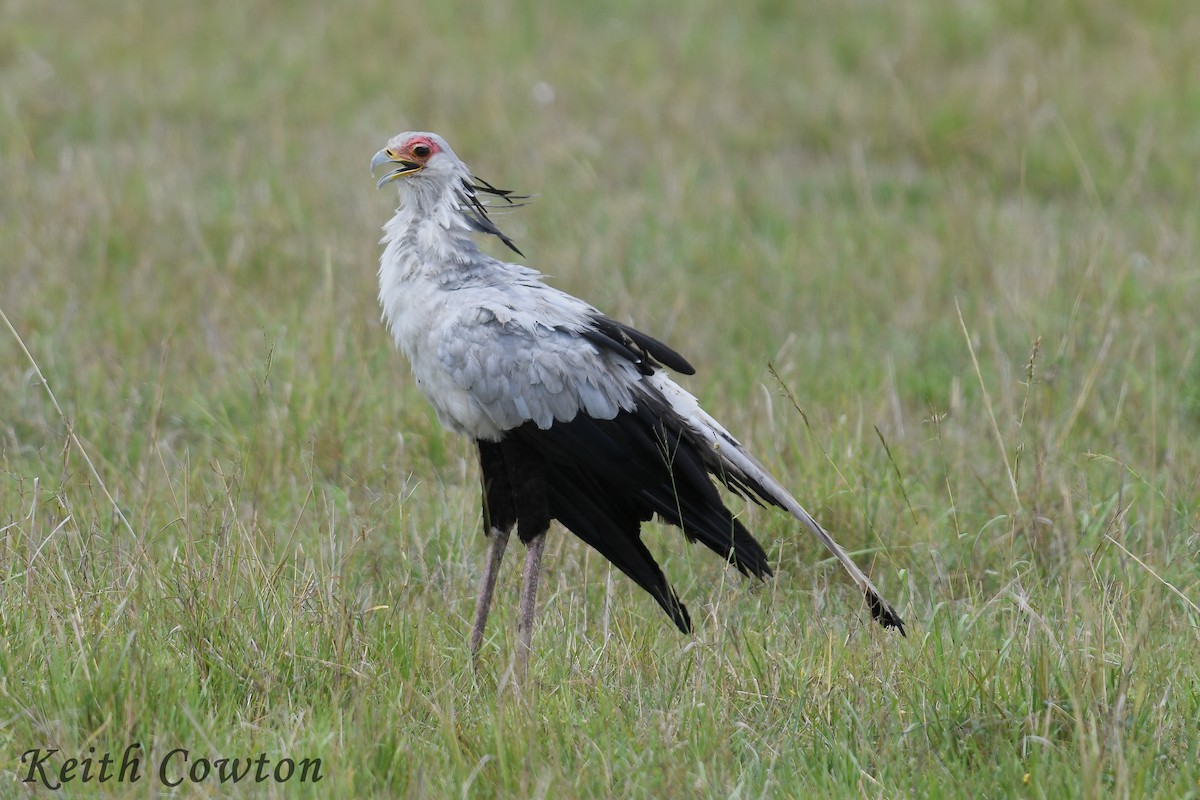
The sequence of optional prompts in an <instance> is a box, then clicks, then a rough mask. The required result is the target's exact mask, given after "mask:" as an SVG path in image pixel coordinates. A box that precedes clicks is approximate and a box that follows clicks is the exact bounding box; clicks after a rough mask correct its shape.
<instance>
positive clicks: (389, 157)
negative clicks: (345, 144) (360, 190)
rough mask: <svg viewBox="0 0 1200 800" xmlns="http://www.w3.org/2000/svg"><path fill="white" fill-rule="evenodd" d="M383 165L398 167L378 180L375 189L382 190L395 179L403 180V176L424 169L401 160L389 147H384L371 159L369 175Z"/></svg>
mask: <svg viewBox="0 0 1200 800" xmlns="http://www.w3.org/2000/svg"><path fill="white" fill-rule="evenodd" d="M383 164H398V165H399V166H398V167H397V168H396V169H393V170H392V171H391V172H388V173H386V174H385V175H384V176H383V177H382V178H380V179H379V182H378V183H376V184H375V188H377V189H381V188H383V185H384V184H385V183H391V182H392V181H394V180H396V179H397V178H403V177H404V176H405V175H412V174H413V173H416V172H420V171H421V170H423V169H425V167H424V166H423V165H421V164H418V163H417V162H415V161H408V160H407V159H403V158H401V157H400V155H399V154H398V153H397V152H396V151H395V150H392V149H391V148H389V147H385V148H384V149H382V150H380V151H379V152H378V153H376V154H375V157H374V158H372V159H371V174H372V175H374V174H375V170H377V169H379V167H380V166H381V165H383Z"/></svg>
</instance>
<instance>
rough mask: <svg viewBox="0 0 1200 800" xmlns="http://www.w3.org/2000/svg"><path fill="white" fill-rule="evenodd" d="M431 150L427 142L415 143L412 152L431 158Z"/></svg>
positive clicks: (419, 156) (415, 154)
mask: <svg viewBox="0 0 1200 800" xmlns="http://www.w3.org/2000/svg"><path fill="white" fill-rule="evenodd" d="M431 152H432V151H431V150H430V149H429V145H427V144H415V145H413V149H412V154H413V155H414V156H416V157H417V158H429V154H430V153H431Z"/></svg>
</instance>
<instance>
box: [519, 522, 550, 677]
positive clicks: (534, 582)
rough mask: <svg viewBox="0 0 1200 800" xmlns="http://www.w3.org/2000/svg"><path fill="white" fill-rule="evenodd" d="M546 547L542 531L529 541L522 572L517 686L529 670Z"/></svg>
mask: <svg viewBox="0 0 1200 800" xmlns="http://www.w3.org/2000/svg"><path fill="white" fill-rule="evenodd" d="M545 549H546V532H545V531H542V532H541V533H539V534H538V535H537V536H535V537H534V538H533V540H532V541H530V542H529V552H528V553H526V554H525V570H524V572H523V573H522V576H521V577H522V584H521V607H520V615H521V616H520V619H519V620H518V622H517V675H516V679H517V686H518V687H520V688H522V689H524V688H525V675H526V673H527V672H528V671H529V654H530V652H532V649H533V617H534V611H535V610H536V607H537V588H538V578H539V576H540V574H541V571H542V551H543V550H545Z"/></svg>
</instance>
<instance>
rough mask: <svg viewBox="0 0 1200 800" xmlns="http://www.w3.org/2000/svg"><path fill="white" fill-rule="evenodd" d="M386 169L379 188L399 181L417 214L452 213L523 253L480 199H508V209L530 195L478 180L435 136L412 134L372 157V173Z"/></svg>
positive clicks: (403, 198) (399, 137)
mask: <svg viewBox="0 0 1200 800" xmlns="http://www.w3.org/2000/svg"><path fill="white" fill-rule="evenodd" d="M380 167H385V168H386V170H387V171H386V172H384V173H383V177H381V178H380V179H379V180H378V182H377V183H376V186H377V187H379V188H382V187H383V186H384V184H388V183H391V182H392V181H400V183H399V186H400V196H401V202H402V203H404V204H406V205H410V206H415V207H417V208H418V209H420V210H419V211H418V212H417V213H418V214H430V213H431V209H433V210H436V209H445V208H447V207H448V208H450V209H453V211H452V213H457V214H459V215H461V216H460V218H461V219H462V220H463V221H464V224H465V226H466V229H467V230H469V231H473V232H477V233H487V234H491V235H493V236H496V237H498V238H499V239H500V240H501V241H502V242H504V244H505V245H507V246H508V247H509V248H511V249H512V250H513V251H514V252H516V253H520V252H521V251H520V250H518V249H517V246H516V245H515V244H513V242H512V239H509V238H508V237H507V236H505V235H504V234H503V233H502V232H501V231H500V229H499V228H497V227H496V225H495V224H494V223H493V222H492V220H491V219H490V218H489V217H488V209H490V208H492V205H491V204H490V203H485V202H483V201H481V200H480V199H479V196H480V194H484V195H488V196H490V197H491V198H495V199H496V201H497V202H499V201H503V203H504V204H506V205H508V206H521V205H524V203H523V202H519V201H524V200H528V199H529V196H528V195H521V194H514V193H513V192H512V190H510V189H497V188H496V187H495V186H493V185H492V184H490V183H488V182H487V181H485V180H483V179H482V178H478V177H475V176H474V175H472V174H471V170H470V169H468V168H467V165H466V164H464V163H463V162H462V161H461V160H460V159H459V157H458V156H456V155H455V154H454V151H453V150H451V149H450V145H448V144H446V140H445V139H443V138H442V137H441V136H438V135H437V134H436V133H428V132H424V131H409V132H408V133H401V134H397V135H396V136H393V137H392V138H391V140H390V141H389V142H388V144H387V147H385V148H383V149H382V150H380V151H379V152H378V153H376V154H375V157H374V158H372V159H371V174H372V175H374V174H375V173H376V172H377V171H378V170H379V168H380Z"/></svg>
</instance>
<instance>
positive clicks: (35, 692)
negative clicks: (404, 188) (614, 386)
mask: <svg viewBox="0 0 1200 800" xmlns="http://www.w3.org/2000/svg"><path fill="white" fill-rule="evenodd" d="M742 5H743V6H744V7H738V5H737V4H729V3H718V2H707V1H705V2H698V3H683V2H671V3H666V4H658V5H657V6H646V5H644V4H634V3H629V2H624V3H616V4H599V3H596V4H588V3H578V4H559V5H558V6H555V7H553V8H538V9H535V8H533V7H531V6H528V5H525V4H518V3H504V2H500V3H487V4H482V5H479V4H466V3H439V4H416V3H405V2H401V3H399V4H397V3H362V4H359V5H357V6H356V7H354V8H352V9H338V10H334V9H333V8H332V7H331V6H329V5H328V4H320V3H257V4H250V3H232V2H217V3H209V4H183V5H181V4H144V3H102V4H99V3H98V4H80V3H76V4H54V3H32V2H24V3H22V2H14V3H9V4H7V6H6V8H5V10H4V12H3V15H4V24H3V25H2V26H0V309H3V311H4V312H5V314H6V315H7V316H8V318H9V319H10V320H11V321H12V324H13V326H14V327H15V329H16V331H17V332H18V334H19V337H20V339H19V340H18V337H16V336H13V335H12V334H11V333H10V332H9V331H8V330H7V328H5V327H0V796H24V795H25V793H24V791H23V789H24V786H23V785H22V784H21V780H22V779H23V778H24V771H23V769H22V764H21V762H20V758H21V754H22V753H24V752H25V751H26V750H28V749H31V748H42V749H45V748H50V747H54V748H61V749H62V750H63V753H62V754H60V756H59V757H58V759H61V758H65V757H69V756H79V755H84V756H86V755H87V754H88V748H90V747H94V748H95V752H96V754H97V757H98V756H99V755H100V754H102V753H103V752H105V751H112V752H114V754H115V756H118V757H119V754H120V752H121V751H122V750H123V749H124V748H125V746H126V745H127V744H129V743H132V742H140V743H142V744H143V747H144V749H145V750H146V751H148V755H147V756H146V757H145V758H144V759H143V761H144V762H146V763H145V764H144V765H143V769H147V768H150V769H151V770H152V771H153V770H156V769H157V761H158V760H160V759H161V758H162V756H164V755H165V754H166V753H167V751H169V750H171V749H172V748H175V747H186V748H189V749H190V750H191V751H192V754H193V757H198V756H201V755H204V756H206V757H208V758H218V757H221V756H229V757H232V756H246V755H250V756H257V755H258V754H259V753H266V754H267V756H268V757H269V758H271V759H280V758H284V757H289V758H293V759H300V758H304V757H319V758H321V759H322V763H323V765H324V766H323V770H324V773H325V780H323V781H322V782H321V783H319V784H315V785H312V784H308V785H301V784H298V783H295V782H293V783H288V784H279V785H276V784H274V783H273V782H268V783H267V784H255V785H252V786H251V787H250V788H245V784H242V785H240V786H239V787H238V788H236V789H231V788H229V787H221V786H220V785H218V784H211V783H210V784H201V785H197V786H184V787H181V790H182V791H181V796H223V795H225V794H227V793H229V792H232V793H233V794H234V795H235V796H258V795H259V794H260V793H262V792H263V791H264V786H265V787H266V792H267V793H268V794H269V795H271V796H293V795H300V796H312V797H317V796H321V797H326V796H346V797H350V796H359V797H370V796H377V797H414V798H418V797H431V798H434V797H457V796H466V797H610V796H611V797H617V796H621V797H665V796H672V797H744V798H759V797H814V796H846V797H850V796H854V797H858V796H869V797H906V796H931V797H962V796H982V797H990V796H1019V797H1077V796H1085V797H1095V796H1109V795H1112V796H1133V797H1141V796H1160V797H1171V798H1176V797H1197V796H1200V723H1198V720H1200V656H1198V653H1200V613H1198V612H1197V609H1196V605H1195V604H1196V603H1197V602H1200V567H1198V556H1197V552H1200V511H1198V509H1200V358H1198V357H1197V351H1198V350H1200V329H1198V327H1197V324H1196V320H1197V312H1196V309H1197V308H1200V214H1198V213H1197V210H1198V209H1200V190H1198V188H1197V187H1198V185H1200V184H1198V183H1197V167H1196V165H1197V164H1198V163H1200V135H1198V134H1197V130H1198V129H1197V125H1196V121H1197V119H1200V48H1198V47H1197V46H1196V44H1197V41H1198V37H1200V26H1198V21H1197V17H1196V15H1195V14H1194V13H1192V12H1193V9H1192V6H1191V4H1190V3H1188V2H1185V1H1184V0H1161V1H1160V2H1154V3H1141V4H1130V3H1120V2H1116V0H1099V2H1086V3H1085V2H1061V3H1049V4H1039V3H1029V2H1018V1H1017V0H1004V1H1003V2H997V3H967V2H961V3H952V4H943V3H924V4H922V3H851V4H844V3H832V2H817V3H788V2H773V1H772V0H762V2H758V3H756V4H742ZM572 6H574V7H572ZM542 82H545V83H547V84H549V85H550V86H552V87H553V90H554V99H553V101H552V102H550V103H548V104H542V103H539V102H538V101H537V100H536V99H535V94H536V93H535V87H536V86H537V85H538V84H539V83H542ZM410 128H423V129H432V130H437V131H439V132H442V133H443V134H445V135H446V136H447V137H448V138H449V139H450V141H451V142H452V143H453V144H454V146H455V148H456V150H457V151H458V152H459V154H460V155H462V156H463V157H464V158H465V159H467V160H468V162H469V163H471V164H472V166H473V167H474V168H475V169H476V171H477V172H478V173H479V174H480V175H482V176H484V177H486V178H487V179H489V180H491V181H493V182H495V183H496V184H497V185H502V186H513V187H515V188H517V189H520V190H522V191H529V192H535V193H538V194H539V197H538V199H537V202H535V203H534V204H533V205H532V206H530V207H529V208H527V209H524V210H522V211H520V212H518V213H515V214H512V215H509V216H505V217H504V218H503V219H502V224H503V225H504V226H505V227H506V228H507V229H508V230H509V231H510V232H511V233H512V234H513V235H514V237H515V238H516V240H517V242H518V243H519V244H520V246H521V247H522V249H523V250H524V251H525V252H526V253H528V254H529V261H530V263H531V264H533V265H534V266H537V267H539V268H540V269H542V270H543V271H544V272H547V273H549V274H551V275H553V276H555V277H554V280H555V283H556V284H557V285H559V286H561V287H563V288H565V289H567V290H570V291H573V292H576V293H578V294H581V295H583V296H584V297H586V298H588V299H589V300H591V301H592V302H594V303H596V304H598V305H599V306H601V307H602V308H604V309H605V310H607V311H609V312H610V313H612V314H614V315H616V316H618V317H619V318H623V319H632V320H634V321H636V322H637V323H638V324H639V326H640V327H642V328H643V329H645V330H647V331H649V332H651V333H654V334H657V335H661V336H663V337H664V338H666V339H668V340H669V341H671V342H672V343H673V344H675V345H676V346H677V347H678V348H679V349H680V350H681V351H683V352H684V353H685V354H686V355H687V356H688V357H689V358H690V359H691V360H692V361H693V362H694V363H695V364H696V365H697V367H698V368H699V374H698V375H697V376H696V377H695V378H692V379H689V380H687V381H686V385H687V386H688V387H689V388H690V389H691V390H692V391H694V392H695V393H696V394H697V395H698V396H699V397H700V398H701V399H702V400H703V401H704V402H705V404H706V406H707V407H708V408H709V409H710V410H711V411H712V412H713V413H714V415H715V416H717V417H718V418H719V419H722V420H723V421H725V422H726V423H727V425H728V427H730V428H731V429H732V430H734V431H735V432H736V433H737V434H739V435H740V436H741V437H742V438H743V439H744V440H745V441H746V442H747V443H748V444H750V445H751V446H752V449H754V450H755V451H756V452H757V453H759V454H760V455H761V457H762V459H763V460H764V461H765V462H766V463H768V464H769V465H770V466H771V467H772V468H773V469H774V470H775V471H776V472H777V473H778V474H779V475H781V476H782V477H783V478H784V481H785V483H787V484H788V485H790V486H792V487H794V488H795V490H796V492H797V494H798V496H799V497H800V498H801V499H802V501H804V502H805V503H806V504H807V505H808V506H809V508H810V509H811V510H812V511H814V512H815V513H816V515H817V516H818V517H819V518H820V519H821V520H823V521H824V523H825V524H826V525H827V527H829V528H830V529H832V530H833V531H834V532H835V535H836V536H837V537H838V538H839V539H840V541H842V542H843V544H845V545H846V546H847V547H848V549H850V550H852V551H854V552H855V554H856V556H857V558H858V560H859V561H860V562H862V563H864V564H867V565H869V567H870V570H869V571H870V572H871V574H872V575H873V577H874V579H875V581H876V582H877V584H878V585H879V586H880V588H881V589H882V590H883V591H884V593H885V595H887V596H888V597H889V598H891V599H893V600H894V601H895V602H896V603H897V604H898V606H899V607H900V609H901V612H902V613H903V614H904V616H905V617H906V619H907V621H908V622H909V626H910V627H909V636H908V638H907V639H901V638H900V637H898V636H895V635H889V634H887V633H885V632H883V631H882V630H879V629H878V628H877V627H875V626H873V625H872V624H870V621H869V619H868V616H867V614H866V612H865V609H864V608H863V605H862V602H861V599H860V598H859V597H858V596H856V594H855V593H854V592H853V591H852V590H851V588H850V587H849V585H848V584H847V582H846V581H845V580H844V579H843V578H842V576H841V575H840V573H839V571H838V570H837V568H836V564H833V563H831V562H830V559H828V558H827V556H826V554H825V553H824V552H823V551H822V550H821V549H820V547H819V545H817V544H816V543H814V542H813V541H811V540H810V539H809V538H808V537H806V536H805V535H804V533H803V532H802V531H801V530H800V529H799V528H798V526H796V525H794V524H792V523H790V522H789V521H788V519H786V518H784V516H782V515H781V514H778V513H772V512H769V511H765V510H762V509H757V508H748V509H746V510H745V512H744V513H745V515H746V516H747V517H748V518H749V521H750V522H751V523H752V526H753V528H754V529H755V530H756V531H757V532H758V533H759V534H760V536H761V539H762V540H763V542H764V543H765V544H766V545H767V547H768V550H769V551H770V552H771V553H772V557H773V560H774V562H775V563H776V564H777V565H778V573H779V575H778V577H777V578H776V579H774V580H773V581H771V582H770V583H767V584H764V585H751V584H749V583H747V582H745V581H743V580H741V579H740V578H739V577H738V576H736V575H735V574H731V573H730V572H729V571H727V570H725V569H724V568H722V566H721V565H720V564H719V563H717V562H716V560H715V559H713V558H711V557H709V556H708V555H706V554H705V553H704V552H701V551H700V550H698V549H696V548H692V547H688V546H685V544H684V543H683V541H682V537H680V536H679V535H678V534H677V533H676V532H674V531H670V530H659V529H657V528H652V529H651V530H649V531H648V532H647V539H648V541H649V544H650V546H651V548H652V550H653V551H654V552H655V553H656V554H658V555H659V556H660V557H661V558H662V560H663V561H664V566H665V569H666V571H667V573H668V575H669V577H670V578H671V580H672V582H673V583H674V584H675V586H676V587H677V589H678V590H679V591H680V594H681V595H682V596H683V598H684V600H685V602H687V603H688V604H689V605H690V607H691V609H692V613H693V616H694V617H695V618H696V619H697V621H698V622H699V624H698V629H697V632H696V634H695V636H693V637H690V638H689V637H683V636H680V635H679V634H678V633H676V632H675V631H674V630H673V628H672V626H671V625H670V623H669V622H668V621H667V620H666V619H665V618H664V617H662V615H661V613H660V612H658V610H657V609H656V607H655V606H654V604H653V603H652V601H651V600H650V599H649V598H648V597H647V596H645V595H643V594H641V593H640V592H639V591H637V590H636V589H635V588H634V587H632V586H631V584H630V583H629V582H628V581H627V580H625V579H624V578H623V577H622V576H620V575H619V574H613V573H611V572H610V571H609V570H608V569H607V568H606V566H605V565H604V563H603V562H602V559H600V558H599V557H598V556H596V555H595V554H592V553H588V552H587V551H586V550H585V549H584V548H583V547H582V545H581V544H580V543H578V542H577V541H576V540H574V539H573V538H571V537H568V536H564V535H561V534H555V535H554V536H553V538H552V540H551V544H550V547H549V550H548V569H547V573H548V574H547V577H546V579H545V580H546V582H545V584H544V585H543V591H542V593H541V606H542V612H541V613H542V616H541V622H540V626H539V628H538V630H537V632H536V635H535V647H536V652H535V657H534V659H533V662H532V665H531V675H532V680H533V684H534V690H533V692H532V694H531V696H530V697H529V698H528V699H527V701H520V700H518V699H517V698H515V697H514V696H513V694H512V692H511V691H510V690H509V672H508V670H509V665H510V663H511V658H512V654H513V649H514V645H515V617H516V608H515V606H516V603H515V597H516V592H517V585H518V575H517V568H516V566H515V565H514V561H515V559H514V560H511V561H510V563H509V564H508V565H506V569H505V572H504V576H503V579H502V583H501V587H500V590H499V601H498V602H499V605H498V608H497V610H496V613H495V614H494V615H493V618H492V624H491V626H490V628H489V639H488V640H487V642H486V643H485V647H484V654H483V669H482V670H481V671H480V672H479V673H478V674H477V673H475V672H474V671H473V670H472V669H471V666H470V663H469V657H468V653H467V647H466V633H467V628H468V624H469V615H470V612H471V606H472V602H473V593H474V588H475V582H476V580H477V578H478V575H479V571H480V569H481V565H482V558H483V551H484V541H483V538H482V536H481V535H480V533H479V521H478V517H479V510H478V488H477V476H476V474H475V466H474V463H473V460H474V456H473V450H472V448H471V446H470V445H469V444H468V443H467V442H464V441H461V440H459V439H457V438H454V437H452V436H450V435H448V434H446V433H444V432H443V431H442V430H441V429H440V428H439V427H438V425H437V423H436V421H435V419H434V418H433V415H432V412H431V411H429V409H428V408H427V406H426V404H425V402H424V400H423V399H422V398H421V397H420V395H419V394H418V392H417V391H416V389H415V387H414V386H413V384H412V381H411V380H410V379H409V377H408V367H407V365H406V364H404V363H403V359H402V357H401V356H400V355H399V354H398V353H397V352H395V351H394V349H393V347H392V345H391V343H390V341H389V337H388V335H387V333H386V332H385V331H384V330H383V327H382V326H381V324H380V323H379V310H378V306H377V302H376V299H375V294H376V286H375V263H376V260H377V258H378V252H379V251H378V246H377V244H376V242H377V240H378V237H379V226H380V225H381V224H382V223H383V222H384V221H385V220H386V219H387V217H388V216H389V214H390V211H391V208H392V207H393V205H394V196H393V195H392V194H391V193H390V192H382V193H377V192H376V191H375V190H374V188H373V183H372V180H371V178H370V176H369V175H368V173H367V162H368V161H369V159H370V156H371V154H372V153H374V152H375V150H376V149H378V148H379V147H380V146H381V145H382V144H383V142H384V141H386V139H387V138H388V137H389V136H391V135H392V134H393V133H395V132H397V131H400V130H405V129H410ZM20 342H23V343H24V344H25V345H26V346H27V347H28V348H29V351H30V352H31V354H32V356H33V358H34V359H35V360H36V363H37V365H38V367H39V368H40V370H41V373H42V374H44V376H45V379H46V380H47V381H48V383H49V387H50V388H51V389H52V390H53V392H54V393H55V395H56V397H57V399H58V402H59V403H60V404H61V406H62V409H63V412H64V416H63V417H60V416H59V414H58V412H57V411H56V410H55V408H54V405H53V404H52V403H51V401H50V398H49V396H48V394H47V392H46V390H45V388H44V387H43V386H42V385H41V382H40V380H39V379H38V377H37V373H36V372H35V371H34V370H33V368H32V365H31V363H30V361H29V359H27V358H26V356H25V354H24V353H23V352H22V350H21V345H20ZM976 363H977V366H976ZM772 368H773V369H774V370H775V371H776V372H777V373H778V375H779V380H778V381H777V380H776V379H775V378H773V377H772V375H771V369H772ZM789 391H790V392H792V393H794V395H795V397H796V398H797V404H798V405H799V407H800V409H797V408H795V407H793V405H792V404H791V402H790V401H789V400H788V396H787V395H788V392H789ZM801 410H802V411H803V414H801V413H800V411H801ZM72 433H73V434H74V435H75V436H77V437H78V442H77V443H76V442H75V441H73V440H72V438H71V435H72ZM85 453H86V455H87V456H88V457H90V459H91V461H92V462H93V463H94V465H95V469H96V474H93V473H92V471H91V469H90V468H89V466H88V464H87V461H86V460H85V458H84V454H85ZM109 495H111V496H112V498H113V499H115V501H116V506H117V507H118V508H119V510H120V513H118V511H117V509H116V508H114V506H113V504H112V503H111V502H110V500H109ZM510 558H511V557H510ZM53 763H55V764H57V763H60V762H59V761H58V760H56V761H55V762H53ZM112 786H113V785H112V784H105V785H104V786H103V787H101V786H98V785H97V784H95V783H91V784H86V785H84V784H80V783H74V784H70V785H69V786H68V787H67V789H66V791H65V795H66V796H103V795H105V794H110V795H117V794H120V795H122V796H124V795H129V796H140V797H151V796H155V794H156V792H158V791H159V790H161V789H162V787H161V786H160V785H159V784H158V783H157V779H156V778H155V777H154V776H151V779H147V780H142V781H141V782H139V783H137V784H133V785H124V786H120V787H117V788H115V789H114V788H112Z"/></svg>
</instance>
